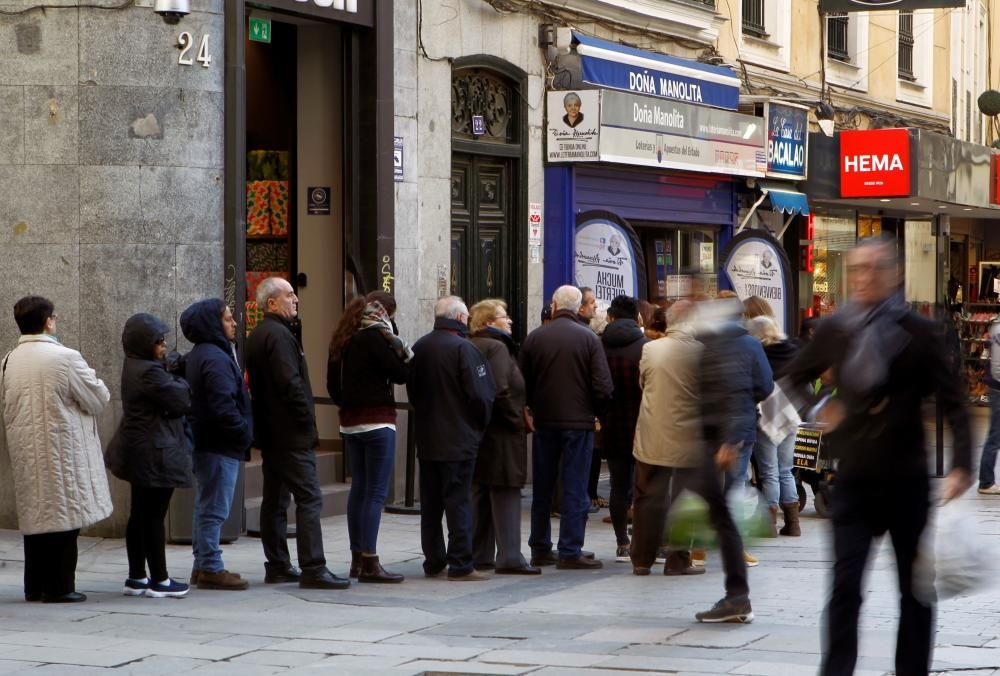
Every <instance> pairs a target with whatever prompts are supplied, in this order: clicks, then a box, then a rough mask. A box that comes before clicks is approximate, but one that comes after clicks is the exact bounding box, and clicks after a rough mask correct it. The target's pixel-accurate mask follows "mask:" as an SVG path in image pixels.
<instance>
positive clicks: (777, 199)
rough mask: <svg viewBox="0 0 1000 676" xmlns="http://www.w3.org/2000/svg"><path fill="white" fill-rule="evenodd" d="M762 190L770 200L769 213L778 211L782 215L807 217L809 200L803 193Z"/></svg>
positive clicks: (771, 189)
mask: <svg viewBox="0 0 1000 676" xmlns="http://www.w3.org/2000/svg"><path fill="white" fill-rule="evenodd" d="M764 190H765V191H766V192H767V196H768V197H770V198H771V211H780V212H781V213H783V214H803V215H805V216H808V215H809V200H808V199H807V198H806V195H805V193H801V192H795V191H793V190H775V189H774V188H765V189H764Z"/></svg>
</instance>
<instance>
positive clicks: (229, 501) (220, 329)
mask: <svg viewBox="0 0 1000 676" xmlns="http://www.w3.org/2000/svg"><path fill="white" fill-rule="evenodd" d="M180 323H181V331H183V332H184V337H185V338H187V339H188V340H189V341H191V342H192V343H194V349H192V350H191V352H189V353H188V355H187V360H186V361H187V366H186V376H187V381H188V383H190V385H191V399H192V408H191V412H190V413H189V414H188V420H190V421H191V429H192V431H193V433H194V473H195V477H197V479H198V486H197V490H196V494H195V504H194V519H193V522H194V525H193V527H192V531H191V545H192V549H193V554H194V566H193V568H192V572H191V584H196V585H198V588H199V589H226V590H242V589H246V588H247V586H248V583H247V581H246V580H244V579H243V578H241V577H240V576H239V575H238V574H236V573H231V572H229V571H227V570H226V569H225V566H224V565H223V564H222V549H221V548H220V547H219V539H220V537H221V533H222V524H223V523H224V522H225V521H226V519H227V518H229V512H230V510H231V509H232V505H233V496H234V494H235V492H236V481H237V478H238V477H239V473H240V462H241V461H243V460H244V459H246V457H247V455H248V454H249V453H250V445H251V444H252V443H253V415H252V412H251V408H250V394H249V392H247V386H246V382H244V380H243V373H242V371H241V370H240V365H239V363H238V362H237V360H236V350H235V349H234V347H233V341H234V340H236V319H235V318H234V317H233V313H232V311H231V310H230V309H229V307H227V306H226V304H225V303H224V302H223V301H221V300H219V299H218V298H209V299H207V300H202V301H198V302H197V303H195V304H194V305H191V306H190V307H189V308H187V309H186V310H184V312H183V313H181V322H180Z"/></svg>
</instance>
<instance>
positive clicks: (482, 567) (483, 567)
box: [473, 563, 497, 571]
mask: <svg viewBox="0 0 1000 676" xmlns="http://www.w3.org/2000/svg"><path fill="white" fill-rule="evenodd" d="M496 567H497V565H496V564H495V563H477V564H476V565H475V566H473V568H475V569H476V570H479V571H483V570H495V569H496Z"/></svg>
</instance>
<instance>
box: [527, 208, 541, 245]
mask: <svg viewBox="0 0 1000 676" xmlns="http://www.w3.org/2000/svg"><path fill="white" fill-rule="evenodd" d="M541 245H542V203H541V202H532V203H530V204H529V205H528V246H541Z"/></svg>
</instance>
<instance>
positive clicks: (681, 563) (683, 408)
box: [631, 300, 753, 622]
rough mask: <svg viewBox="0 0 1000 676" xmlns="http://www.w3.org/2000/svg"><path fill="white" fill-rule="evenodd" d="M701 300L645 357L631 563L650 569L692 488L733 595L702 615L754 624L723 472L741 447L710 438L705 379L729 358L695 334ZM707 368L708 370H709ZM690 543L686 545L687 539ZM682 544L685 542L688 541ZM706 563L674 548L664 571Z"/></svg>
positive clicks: (687, 571) (684, 309) (671, 320)
mask: <svg viewBox="0 0 1000 676" xmlns="http://www.w3.org/2000/svg"><path fill="white" fill-rule="evenodd" d="M693 315H694V305H693V304H692V303H691V302H690V301H684V300H682V301H678V302H677V303H675V304H674V305H673V306H671V308H670V310H669V311H668V312H667V332H666V335H665V336H664V337H663V338H661V339H659V340H654V341H652V342H650V343H647V344H646V345H645V346H644V347H643V350H642V359H641V361H640V362H639V383H640V385H641V386H642V403H641V404H640V407H639V420H638V423H637V425H636V430H635V442H634V445H633V452H632V454H633V455H634V456H635V459H636V465H635V506H634V515H633V531H632V552H631V553H632V566H633V573H635V574H636V575H649V572H650V568H652V565H653V563H654V561H655V560H656V550H657V548H659V547H660V546H661V544H662V540H663V532H664V526H665V525H666V518H667V511H668V509H669V506H670V505H672V503H673V502H674V501H675V500H676V499H677V497H678V496H679V495H680V494H681V492H682V491H683V490H685V489H687V490H689V491H691V492H693V493H695V494H697V495H699V496H701V497H702V498H703V499H704V500H705V502H707V503H708V509H709V520H710V521H711V524H712V527H713V528H714V529H715V530H716V531H717V532H718V535H719V543H720V546H721V549H722V559H723V567H724V568H725V572H726V581H725V586H726V597H725V599H723V600H722V601H720V602H719V604H716V607H715V608H713V609H712V610H710V611H707V612H705V613H698V614H697V616H696V617H697V619H698V620H699V621H702V622H751V621H752V620H753V612H752V610H751V608H750V599H749V586H748V582H747V574H746V567H745V566H744V564H743V543H742V541H741V539H740V535H739V531H738V530H737V529H736V526H735V524H734V523H733V519H732V517H731V515H730V514H729V509H728V508H727V506H726V499H725V495H724V493H723V490H722V480H721V474H720V471H721V470H722V469H725V467H726V466H727V465H728V464H730V463H731V462H732V458H733V456H734V453H735V449H734V448H729V445H728V444H724V447H723V448H719V449H716V448H709V447H708V445H707V444H708V443H709V442H708V441H707V440H706V438H705V431H706V430H705V416H704V411H705V409H704V407H705V406H706V404H707V403H709V402H706V401H705V397H704V396H703V391H704V390H705V389H709V388H711V389H713V390H717V389H719V388H718V387H717V386H718V385H719V384H720V383H708V382H706V381H705V379H706V377H710V378H715V377H718V375H719V374H720V373H724V371H723V372H720V371H719V370H718V369H715V368H709V369H706V367H705V365H706V362H708V361H713V362H716V361H721V362H725V361H726V357H725V355H723V354H719V353H718V342H717V341H714V340H713V341H710V342H709V343H708V345H707V346H706V344H705V343H703V342H701V341H699V340H698V339H696V338H695V336H694V332H693V328H692V323H691V321H692V319H693ZM706 373H707V374H708V376H706ZM685 544H686V543H685ZM682 547H683V545H682ZM704 572H705V569H704V568H701V567H695V566H692V565H691V554H690V552H689V551H688V550H687V549H686V548H681V547H676V548H672V549H671V550H670V551H668V554H667V561H666V564H665V565H664V569H663V573H664V575H698V574H700V573H704Z"/></svg>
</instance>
